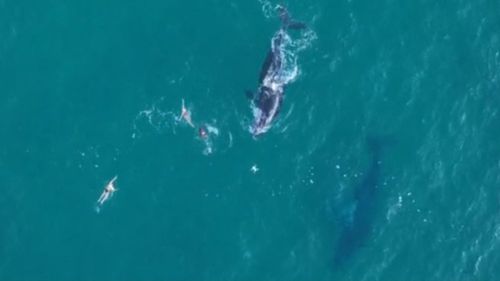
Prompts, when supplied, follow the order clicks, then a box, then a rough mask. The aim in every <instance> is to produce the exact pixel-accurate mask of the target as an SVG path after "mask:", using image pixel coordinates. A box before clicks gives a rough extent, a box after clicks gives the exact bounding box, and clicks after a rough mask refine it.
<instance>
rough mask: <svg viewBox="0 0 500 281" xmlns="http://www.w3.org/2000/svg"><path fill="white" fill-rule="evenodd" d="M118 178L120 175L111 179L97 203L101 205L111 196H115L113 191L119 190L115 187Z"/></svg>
mask: <svg viewBox="0 0 500 281" xmlns="http://www.w3.org/2000/svg"><path fill="white" fill-rule="evenodd" d="M117 178H118V176H115V177H114V178H113V179H112V180H111V181H109V183H108V184H107V185H106V187H104V191H103V192H102V194H101V196H100V197H99V199H98V200H97V204H98V205H99V206H102V205H103V204H104V202H106V201H107V200H108V199H109V198H111V196H113V193H114V192H115V191H117V190H118V189H116V188H115V181H116V179H117Z"/></svg>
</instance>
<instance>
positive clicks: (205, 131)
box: [198, 126, 208, 139]
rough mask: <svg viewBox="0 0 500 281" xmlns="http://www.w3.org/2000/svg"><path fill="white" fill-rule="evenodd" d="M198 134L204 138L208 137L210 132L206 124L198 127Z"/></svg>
mask: <svg viewBox="0 0 500 281" xmlns="http://www.w3.org/2000/svg"><path fill="white" fill-rule="evenodd" d="M198 135H199V136H200V138H202V139H207V138H208V132H207V130H206V129H205V127H204V126H201V127H200V129H198Z"/></svg>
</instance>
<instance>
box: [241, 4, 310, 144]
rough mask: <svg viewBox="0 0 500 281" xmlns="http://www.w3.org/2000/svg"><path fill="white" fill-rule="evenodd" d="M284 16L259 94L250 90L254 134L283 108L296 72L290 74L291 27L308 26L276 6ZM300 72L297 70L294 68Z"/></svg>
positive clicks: (262, 129)
mask: <svg viewBox="0 0 500 281" xmlns="http://www.w3.org/2000/svg"><path fill="white" fill-rule="evenodd" d="M276 10H277V12H278V14H279V17H280V19H281V23H282V24H281V27H280V29H279V30H278V31H277V32H276V33H275V34H274V36H273V37H272V39H271V49H270V50H269V52H268V53H267V56H266V59H265V60H264V63H263V65H262V69H261V72H260V76H259V88H258V90H257V92H256V93H252V92H250V91H247V94H249V95H250V96H251V97H252V98H253V111H254V112H253V115H254V120H253V123H252V126H251V128H250V132H251V133H252V135H253V136H258V135H260V134H263V133H265V132H266V131H267V130H268V129H269V128H270V127H271V123H272V122H273V120H274V119H275V118H276V116H277V115H278V113H279V111H280V107H281V103H282V102H283V98H284V88H285V86H286V85H287V84H288V83H289V82H291V80H293V78H291V77H292V76H293V77H295V74H296V73H295V74H294V75H291V76H290V75H287V73H285V72H286V71H287V69H286V62H287V58H286V52H287V50H286V42H287V41H289V40H290V39H289V36H288V34H287V31H288V30H289V29H297V30H299V29H304V28H305V27H306V25H305V24H304V23H302V22H298V21H294V20H292V19H291V17H290V15H289V13H288V11H287V10H286V8H285V7H283V6H279V5H278V6H277V8H276ZM294 71H295V72H297V69H294Z"/></svg>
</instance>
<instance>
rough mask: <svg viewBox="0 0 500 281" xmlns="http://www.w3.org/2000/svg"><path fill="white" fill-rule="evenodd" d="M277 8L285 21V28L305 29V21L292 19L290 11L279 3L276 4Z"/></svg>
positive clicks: (283, 21) (282, 20)
mask: <svg viewBox="0 0 500 281" xmlns="http://www.w3.org/2000/svg"><path fill="white" fill-rule="evenodd" d="M276 10H277V11H278V15H279V17H280V19H281V22H282V23H283V27H284V28H286V29H297V30H300V29H305V28H306V27H307V25H306V24H305V23H303V22H300V21H296V20H294V19H292V17H291V16H290V13H289V12H288V10H287V9H286V7H285V6H283V5H278V6H276Z"/></svg>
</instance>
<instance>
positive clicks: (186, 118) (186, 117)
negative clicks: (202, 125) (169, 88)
mask: <svg viewBox="0 0 500 281" xmlns="http://www.w3.org/2000/svg"><path fill="white" fill-rule="evenodd" d="M180 119H184V121H185V122H186V123H188V124H189V126H191V127H193V128H194V124H193V121H192V120H191V112H189V110H188V109H187V108H186V106H185V105H184V99H182V109H181V116H180V117H179V120H180Z"/></svg>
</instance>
